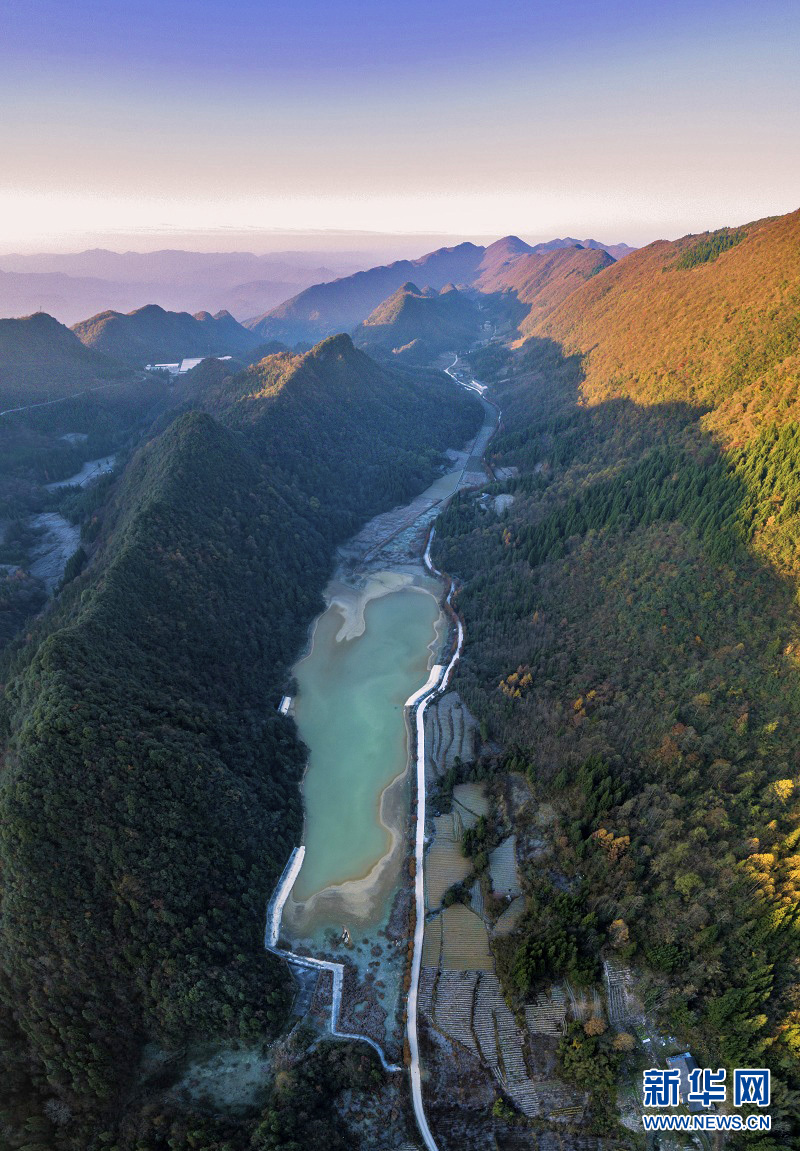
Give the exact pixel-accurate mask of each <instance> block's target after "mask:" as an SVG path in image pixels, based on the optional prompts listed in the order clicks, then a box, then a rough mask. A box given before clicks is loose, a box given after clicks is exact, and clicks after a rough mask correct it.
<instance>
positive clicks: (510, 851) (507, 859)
mask: <svg viewBox="0 0 800 1151" xmlns="http://www.w3.org/2000/svg"><path fill="white" fill-rule="evenodd" d="M489 875H490V876H491V878H492V887H493V889H494V891H495V893H496V894H497V895H519V893H520V886H519V875H518V873H517V837H516V835H509V837H508V838H507V839H504V840H503V842H502V843H501V844H500V846H499V847H496V848H495V849H494V851H493V852H492V853H491V855H490V856H489Z"/></svg>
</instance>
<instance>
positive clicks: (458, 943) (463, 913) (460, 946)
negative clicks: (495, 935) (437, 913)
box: [441, 903, 494, 971]
mask: <svg viewBox="0 0 800 1151" xmlns="http://www.w3.org/2000/svg"><path fill="white" fill-rule="evenodd" d="M441 919H442V961H441V965H442V968H443V969H444V970H446V971H494V959H493V958H492V953H491V951H490V950H489V933H488V931H487V930H486V925H485V924H484V922H483V920H482V919H481V918H480V917H479V916H477V915H476V914H475V912H474V911H471V910H470V909H469V908H468V907H465V906H464V905H463V903H455V904H453V906H452V907H446V908H445V909H444V911H443V912H442V915H441Z"/></svg>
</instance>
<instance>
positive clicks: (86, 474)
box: [45, 455, 117, 492]
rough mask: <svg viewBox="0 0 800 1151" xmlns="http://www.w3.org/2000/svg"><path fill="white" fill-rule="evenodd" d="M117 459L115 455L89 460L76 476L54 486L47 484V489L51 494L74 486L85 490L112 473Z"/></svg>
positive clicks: (58, 481)
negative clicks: (93, 481)
mask: <svg viewBox="0 0 800 1151" xmlns="http://www.w3.org/2000/svg"><path fill="white" fill-rule="evenodd" d="M116 459H117V457H116V456H115V455H114V456H103V457H102V458H101V459H99V460H87V461H86V463H85V464H84V465H83V467H82V468H81V470H80V471H79V472H76V473H75V475H74V476H70V477H69V479H66V480H56V481H55V482H54V483H52V484H45V487H46V488H47V490H48V491H50V492H54V491H57V490H58V489H59V488H68V487H73V486H76V487H79V488H85V487H86V485H87V484H88V483H90V482H91V481H92V480H96V479H97V478H98V476H104V475H107V473H108V472H112V471H113V470H114V464H115V463H116Z"/></svg>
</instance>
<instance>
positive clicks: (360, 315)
mask: <svg viewBox="0 0 800 1151" xmlns="http://www.w3.org/2000/svg"><path fill="white" fill-rule="evenodd" d="M483 251H484V249H483V248H480V247H478V246H477V245H475V244H469V243H465V244H458V245H457V246H456V247H455V248H439V249H438V250H437V251H435V252H430V253H429V254H428V255H426V256H422V257H421V258H420V259H419V260H397V261H395V263H393V264H388V265H386V266H385V267H380V268H370V269H369V270H368V271H366V272H356V273H355V274H354V275H352V276H344V277H343V278H342V279H339V280H334V281H333V282H332V283H329V284H315V285H314V287H312V288H307V289H306V290H305V291H304V292H301V293H300V294H299V295H298V296H294V297H293V298H292V299H291V300H287V301H286V302H285V303H283V304H280V305H279V306H278V307H277V308H273V309H272V311H271V312H267V313H266V314H265V315H263V316H258V317H256V318H255V319H253V320H248V321H247V324H246V326H247V327H248V328H250V329H251V330H252V331H254V332H256V333H257V334H258V335H259V336H260V337H261V338H262V339H275V340H282V341H283V342H284V343H286V344H295V343H299V342H301V341H314V340H318V339H321V338H323V337H325V336H330V335H332V334H333V333H335V332H349V331H352V329H353V328H355V327H356V326H357V325H358V324H360V323H362V322H363V321H364V320H365V319H366V318H367V316H368V315H369V314H370V312H372V311H373V310H374V309H375V308H377V306H378V305H379V304H380V303H382V302H383V301H384V300H385V299H386V298H387V297H388V296H390V295H391V294H392V293H393V292H396V291H397V289H398V288H400V287H402V285H403V284H405V283H406V282H408V281H412V282H413V281H415V280H419V281H420V283H422V286H423V287H428V288H443V287H444V286H445V284H449V283H453V284H463V283H468V282H470V281H471V280H472V279H473V277H474V276H475V274H476V271H477V269H478V267H479V265H480V262H481V258H482V256H483Z"/></svg>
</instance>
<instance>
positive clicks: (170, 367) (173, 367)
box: [145, 364, 181, 376]
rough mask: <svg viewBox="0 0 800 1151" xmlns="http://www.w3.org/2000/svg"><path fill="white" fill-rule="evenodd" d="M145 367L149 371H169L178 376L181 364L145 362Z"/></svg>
mask: <svg viewBox="0 0 800 1151" xmlns="http://www.w3.org/2000/svg"><path fill="white" fill-rule="evenodd" d="M145 369H146V371H148V372H169V374H170V375H171V376H177V375H178V373H179V372H180V370H181V366H180V364H145Z"/></svg>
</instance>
